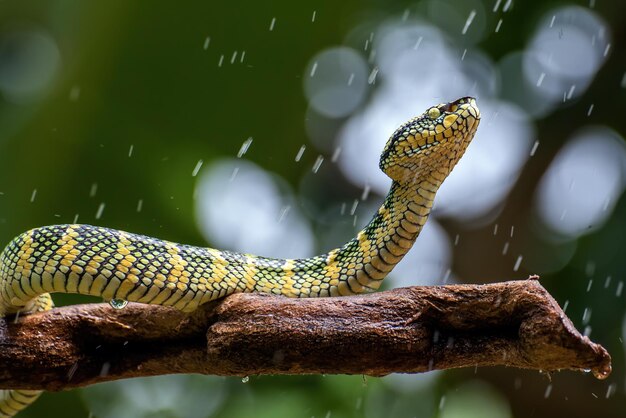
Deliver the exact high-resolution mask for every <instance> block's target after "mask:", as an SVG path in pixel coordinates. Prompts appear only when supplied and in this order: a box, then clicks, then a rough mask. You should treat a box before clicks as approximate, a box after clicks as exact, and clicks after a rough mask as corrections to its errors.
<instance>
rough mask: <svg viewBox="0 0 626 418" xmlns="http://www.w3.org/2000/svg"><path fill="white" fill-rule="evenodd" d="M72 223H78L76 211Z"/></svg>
mask: <svg viewBox="0 0 626 418" xmlns="http://www.w3.org/2000/svg"><path fill="white" fill-rule="evenodd" d="M72 223H73V224H77V223H78V213H77V214H76V215H74V220H73V221H72Z"/></svg>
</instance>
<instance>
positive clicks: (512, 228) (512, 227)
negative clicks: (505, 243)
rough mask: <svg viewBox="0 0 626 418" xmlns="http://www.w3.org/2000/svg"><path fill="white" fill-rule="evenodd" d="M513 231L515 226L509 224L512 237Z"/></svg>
mask: <svg viewBox="0 0 626 418" xmlns="http://www.w3.org/2000/svg"><path fill="white" fill-rule="evenodd" d="M514 232H515V226H514V225H511V238H513V233H514Z"/></svg>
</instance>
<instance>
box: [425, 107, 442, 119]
mask: <svg viewBox="0 0 626 418" xmlns="http://www.w3.org/2000/svg"><path fill="white" fill-rule="evenodd" d="M439 115H441V112H440V111H439V109H437V108H436V107H431V108H430V109H428V117H429V118H431V119H437V118H438V117H439Z"/></svg>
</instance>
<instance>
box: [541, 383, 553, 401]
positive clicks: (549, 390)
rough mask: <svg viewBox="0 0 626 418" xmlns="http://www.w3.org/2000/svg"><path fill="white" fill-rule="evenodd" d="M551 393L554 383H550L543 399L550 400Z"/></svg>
mask: <svg viewBox="0 0 626 418" xmlns="http://www.w3.org/2000/svg"><path fill="white" fill-rule="evenodd" d="M551 393H552V383H550V384H549V385H548V387H547V388H546V391H545V393H544V394H543V397H544V398H545V399H548V398H549V397H550V394H551Z"/></svg>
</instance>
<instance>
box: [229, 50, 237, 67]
mask: <svg viewBox="0 0 626 418" xmlns="http://www.w3.org/2000/svg"><path fill="white" fill-rule="evenodd" d="M236 59H237V51H235V52H233V55H232V56H231V57H230V63H231V64H234V63H235V60H236Z"/></svg>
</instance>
